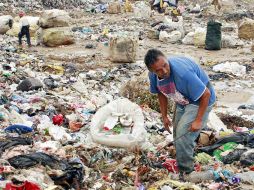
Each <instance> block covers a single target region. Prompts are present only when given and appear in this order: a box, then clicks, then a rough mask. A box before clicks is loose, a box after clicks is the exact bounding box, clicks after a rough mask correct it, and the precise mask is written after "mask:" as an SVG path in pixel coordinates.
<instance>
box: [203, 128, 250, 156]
mask: <svg viewBox="0 0 254 190" xmlns="http://www.w3.org/2000/svg"><path fill="white" fill-rule="evenodd" d="M227 142H235V143H240V144H244V145H246V146H248V147H250V148H254V134H248V133H242V132H239V133H234V134H232V135H229V136H226V137H223V138H221V139H219V140H218V141H217V142H216V143H214V144H213V145H211V146H205V147H201V148H199V150H200V151H203V152H207V153H211V152H213V151H214V150H215V149H217V148H218V147H220V146H222V145H224V144H225V143H227Z"/></svg>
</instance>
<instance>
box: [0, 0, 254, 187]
mask: <svg viewBox="0 0 254 190" xmlns="http://www.w3.org/2000/svg"><path fill="white" fill-rule="evenodd" d="M22 2H24V3H25V4H27V2H30V1H22ZM84 2H85V3H88V2H90V1H35V2H34V1H33V2H31V4H32V5H34V3H38V4H39V5H40V6H42V5H44V6H47V7H49V8H50V9H51V10H46V11H45V10H43V12H41V13H42V15H41V16H40V20H39V23H38V26H40V27H41V28H40V30H43V32H42V36H44V35H46V34H45V31H48V30H49V31H50V34H47V35H48V36H47V38H46V37H43V38H42V46H41V47H40V46H39V47H32V48H30V49H27V48H25V47H18V46H17V38H16V37H15V36H11V35H7V34H8V32H7V31H8V30H9V28H7V29H8V30H7V29H5V32H3V33H6V32H7V34H3V35H0V62H1V65H0V89H1V90H0V155H1V157H0V188H2V189H6V190H7V189H8V190H9V189H21V188H22V189H46V190H54V189H55V190H56V189H80V190H81V189H112V190H113V189H119V190H120V189H139V190H141V189H142V190H143V189H150V190H154V189H155V190H156V189H158V190H159V189H163V190H171V189H195V190H199V189H211V190H217V189H218V190H219V189H253V185H254V151H253V148H254V111H253V110H254V106H253V105H254V103H253V102H252V103H251V101H249V99H248V102H247V101H246V102H245V101H244V100H245V99H246V97H251V95H253V76H254V75H253V66H252V65H251V64H253V60H251V55H252V54H251V49H250V47H251V45H252V44H251V40H250V39H252V37H251V32H250V30H251V27H252V21H250V20H249V19H243V20H241V23H242V24H241V25H240V26H239V27H240V28H239V30H238V28H237V26H236V23H235V21H234V19H236V18H237V15H238V16H239V15H240V16H241V14H243V13H240V10H238V11H236V13H234V14H236V15H235V16H232V15H231V17H229V14H233V13H230V12H228V9H226V8H228V7H230V6H235V4H234V5H232V4H230V3H229V4H225V1H223V2H224V4H222V8H221V9H223V10H222V11H224V12H220V14H218V19H220V20H224V21H225V23H222V25H220V24H219V25H218V24H215V25H216V27H219V28H220V27H221V31H222V36H221V35H218V36H219V37H218V36H217V37H216V40H221V42H222V43H221V44H220V43H219V45H218V43H216V48H217V47H218V46H219V49H221V51H223V48H228V49H230V50H234V51H235V52H237V53H238V54H237V56H239V59H237V56H236V58H235V59H234V56H232V57H224V55H223V56H222V58H220V59H219V61H218V59H217V58H216V55H217V54H215V53H214V54H213V56H206V57H205V56H204V57H201V58H200V63H201V64H202V65H203V67H204V68H205V70H206V71H207V72H208V73H209V76H210V78H211V80H212V83H213V84H214V86H215V89H216V91H217V92H218V103H217V105H216V106H215V108H214V111H213V112H212V113H211V114H210V118H209V122H208V128H207V129H205V130H204V131H202V132H201V134H200V136H199V137H198V139H197V146H196V148H195V155H194V157H195V171H194V172H193V173H192V174H191V175H189V176H188V177H187V179H186V180H187V181H188V182H185V181H181V180H180V179H179V178H178V175H177V174H178V173H179V171H178V167H177V163H176V160H175V154H176V153H175V148H174V146H173V144H174V143H172V141H173V136H172V134H171V133H170V132H168V131H165V130H164V128H163V124H162V121H161V118H160V113H159V112H158V111H159V108H158V102H157V99H156V96H153V95H151V94H150V93H148V90H149V81H148V78H147V72H145V70H146V68H145V65H144V63H143V61H140V60H141V59H143V52H144V50H147V49H148V48H151V47H157V46H160V47H161V48H163V47H162V46H164V47H165V50H166V49H167V48H168V47H171V46H176V47H177V49H176V52H178V50H179V49H180V48H181V47H183V48H184V49H191V48H194V50H193V51H194V52H195V53H194V54H196V52H197V50H200V51H201V48H203V49H204V48H206V47H207V46H206V45H207V43H206V41H207V33H210V32H207V30H205V27H206V24H207V23H208V22H209V19H208V17H207V14H208V15H210V14H213V13H214V9H212V8H213V5H211V4H209V3H208V4H205V3H202V2H203V1H202V2H201V3H199V2H198V1H197V2H196V1H195V2H196V3H187V2H185V1H180V5H179V6H178V10H177V11H176V9H175V8H174V6H168V5H165V7H164V8H163V9H158V10H152V9H151V8H150V5H149V3H147V2H145V1H137V2H134V1H120V2H119V1H115V2H113V1H112V2H104V1H100V3H96V2H97V1H91V3H90V5H92V6H91V7H89V8H88V9H87V7H86V8H82V7H80V8H81V9H84V10H83V11H82V13H81V12H78V13H79V14H81V15H82V17H84V18H86V19H87V18H88V20H93V21H92V23H91V22H90V24H84V23H83V22H84V21H82V22H81V21H80V20H79V19H80V18H78V19H76V20H75V19H73V18H71V17H70V16H69V15H71V12H70V11H69V12H68V11H67V10H66V11H62V10H56V9H54V8H56V7H57V8H59V6H60V7H61V6H67V5H69V4H68V3H73V4H72V6H73V7H74V8H77V6H80V5H81V4H82V3H84ZM17 3H18V4H13V6H14V5H16V6H17V8H22V7H23V6H21V4H19V3H21V1H17ZM75 3H77V4H75ZM9 4H10V1H3V3H2V4H1V6H0V8H1V7H3V6H5V7H8V6H7V5H9ZM56 5H57V6H56ZM27 6H28V4H27ZM55 6H56V7H55ZM29 7H31V6H29ZM236 7H237V6H236ZM34 9H35V10H37V9H38V10H42V9H43V7H35V8H34ZM61 9H64V8H61ZM69 9H72V7H71V6H70V7H69ZM31 10H32V9H31ZM144 10H145V11H144ZM236 10H237V9H236ZM241 10H242V9H241ZM85 11H88V12H85ZM56 12H57V13H61V14H58V16H57V17H54V16H52V15H54V14H55V13H56ZM142 12H144V14H141V13H142ZM158 12H163V14H161V13H158ZM62 13H63V15H65V16H66V20H68V21H69V22H68V23H64V24H63V22H51V19H52V18H53V19H57V18H59V16H60V18H62V17H61V15H62ZM247 13H248V14H249V11H246V15H247V16H248V14H247ZM109 15H110V16H109ZM112 15H113V16H112ZM126 15H128V17H125V16H126ZM50 16H51V17H50ZM107 16H109V17H107ZM111 16H112V17H111ZM118 16H119V18H121V16H124V18H122V19H119V21H111V20H110V19H113V17H114V18H116V17H118ZM104 17H105V18H104ZM225 17H227V18H228V17H229V18H231V19H229V20H225V19H226V18H225ZM250 17H251V16H250ZM0 18H1V17H0ZM8 18H9V17H8ZM5 19H6V18H5ZM38 19H39V18H38ZM43 19H44V20H43ZM7 20H8V19H7ZM66 20H65V21H66ZM58 21H59V20H58ZM60 21H61V20H60ZM0 23H1V20H0ZM4 23H5V24H4V26H6V21H5V22H4ZM52 23H53V25H52ZM57 23H58V24H59V23H60V25H55V24H57ZM126 23H127V24H126ZM62 24H63V25H62ZM213 24H214V23H213V22H212V23H211V25H212V26H213ZM0 26H1V25H0ZM63 26H64V27H67V28H68V31H69V32H70V30H71V31H72V32H73V33H74V34H72V39H73V35H74V36H75V44H73V43H67V44H66V43H60V44H57V46H58V47H55V48H52V46H51V45H48V44H47V43H51V42H52V41H51V40H52V39H55V38H54V35H55V31H52V30H53V29H54V30H57V31H59V30H60V29H61V28H62V27H63ZM59 28H60V29H59ZM213 29H214V28H213V27H212V29H211V30H213ZM63 30H64V29H63ZM237 31H238V34H237ZM63 33H64V32H63ZM58 34H59V33H58ZM64 34H65V33H64ZM220 34H221V33H220ZM59 36H60V35H57V37H59ZM67 36H68V35H67ZM65 37H66V36H64V37H63V38H64V39H65ZM220 37H221V38H220ZM46 39H49V40H46ZM32 40H33V41H32V42H33V43H35V42H36V39H32ZM208 41H209V40H208ZM43 45H45V46H49V47H45V46H43ZM77 47H78V48H77ZM209 47H210V46H209ZM239 47H241V48H243V49H244V51H243V52H241V53H239V49H237V48H239ZM58 48H59V50H60V51H58V53H56V51H55V50H56V49H58ZM68 48H69V49H68ZM71 48H73V49H71ZM75 48H76V49H75ZM178 48H179V49H178ZM197 48H200V49H197ZM105 49H106V50H108V52H109V56H107V57H105V54H104V52H103V51H104V50H105ZM206 49H207V48H206ZM208 49H209V48H208ZM81 50H84V51H87V52H88V53H87V54H85V53H84V51H81ZM245 50H246V51H245ZM140 51H141V52H142V53H140ZM203 52H204V51H203ZM231 52H233V51H231ZM140 54H141V56H140ZM204 54H205V53H204ZM242 54H243V55H242ZM197 56H198V55H197ZM117 63H121V64H117ZM243 93H246V94H247V95H241V94H243ZM225 96H226V98H225ZM124 97H125V98H124ZM231 97H233V103H235V104H236V105H235V104H231V103H232V102H230V101H229V99H230V98H231ZM241 98H245V99H244V100H243V99H241ZM170 105H171V107H172V106H173V103H172V102H171V103H170ZM171 107H170V108H169V114H170V115H171V116H172V108H171Z"/></svg>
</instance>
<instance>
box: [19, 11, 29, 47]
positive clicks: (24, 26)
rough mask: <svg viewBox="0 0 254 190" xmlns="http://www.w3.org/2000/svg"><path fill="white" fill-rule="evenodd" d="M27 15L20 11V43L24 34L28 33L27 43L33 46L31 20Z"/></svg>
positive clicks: (20, 43)
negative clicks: (30, 30) (30, 28)
mask: <svg viewBox="0 0 254 190" xmlns="http://www.w3.org/2000/svg"><path fill="white" fill-rule="evenodd" d="M24 16H25V13H24V12H20V13H19V17H20V21H19V22H20V28H21V30H20V32H19V45H20V46H21V45H22V37H23V36H24V35H26V40H27V44H28V46H29V47H30V46H31V42H30V32H29V22H28V20H27V18H26V17H24Z"/></svg>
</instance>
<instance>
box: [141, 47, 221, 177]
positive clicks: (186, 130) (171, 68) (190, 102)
mask: <svg viewBox="0 0 254 190" xmlns="http://www.w3.org/2000/svg"><path fill="white" fill-rule="evenodd" d="M145 64H146V66H147V68H148V69H149V71H150V72H149V79H150V91H151V93H156V94H158V99H159V103H160V110H161V114H162V119H163V123H164V127H165V129H166V130H168V131H169V126H170V125H171V122H170V120H169V118H168V116H167V105H168V99H167V98H171V99H173V100H174V101H175V102H176V111H175V116H174V123H173V127H174V133H173V134H174V138H177V137H180V136H182V137H181V138H179V139H178V140H177V141H176V142H175V148H176V160H177V163H178V167H179V170H180V174H181V175H180V176H181V177H183V176H184V175H183V174H189V173H191V172H192V171H193V170H194V158H193V154H194V146H195V140H196V139H197V137H198V135H199V133H200V131H201V129H202V128H204V127H205V126H206V123H207V119H208V115H209V112H210V111H211V109H212V105H213V104H214V103H215V99H216V98H215V92H214V89H213V87H212V85H211V83H210V81H209V78H208V76H207V74H206V73H205V72H204V71H203V69H202V68H201V67H200V66H199V65H197V64H196V63H195V62H194V61H193V60H191V59H189V58H186V57H169V58H168V59H167V58H166V57H165V56H164V54H163V53H162V52H161V51H159V50H156V49H151V50H149V51H148V52H147V54H146V56H145ZM184 134H185V135H184ZM183 135H184V136H183Z"/></svg>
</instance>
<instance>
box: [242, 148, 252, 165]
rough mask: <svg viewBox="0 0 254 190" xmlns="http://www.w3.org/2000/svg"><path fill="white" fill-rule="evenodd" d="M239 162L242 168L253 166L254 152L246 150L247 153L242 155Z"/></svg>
mask: <svg viewBox="0 0 254 190" xmlns="http://www.w3.org/2000/svg"><path fill="white" fill-rule="evenodd" d="M240 162H241V164H242V165H244V166H251V165H254V150H253V149H251V150H248V151H247V152H245V153H243V154H242V155H241V158H240Z"/></svg>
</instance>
